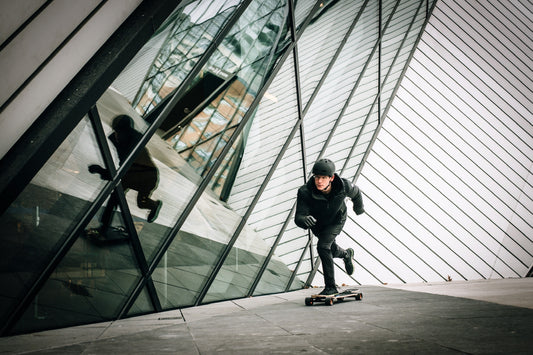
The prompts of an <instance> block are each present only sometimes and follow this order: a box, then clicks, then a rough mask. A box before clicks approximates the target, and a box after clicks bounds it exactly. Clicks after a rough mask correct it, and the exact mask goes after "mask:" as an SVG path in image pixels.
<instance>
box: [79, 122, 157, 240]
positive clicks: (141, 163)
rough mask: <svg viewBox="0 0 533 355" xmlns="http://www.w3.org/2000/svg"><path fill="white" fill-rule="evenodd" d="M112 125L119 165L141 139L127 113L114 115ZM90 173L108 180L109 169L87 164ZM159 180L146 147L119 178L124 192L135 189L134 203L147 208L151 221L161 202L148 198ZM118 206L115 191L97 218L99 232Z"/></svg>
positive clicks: (111, 135)
mask: <svg viewBox="0 0 533 355" xmlns="http://www.w3.org/2000/svg"><path fill="white" fill-rule="evenodd" d="M111 126H112V128H113V133H111V134H110V135H109V137H108V138H109V140H110V141H111V142H112V143H113V145H114V146H115V148H116V150H117V154H118V157H119V161H120V164H121V165H122V164H123V163H124V160H125V159H126V158H127V157H128V155H129V154H130V152H131V151H132V150H133V148H134V147H135V145H136V144H137V143H138V142H139V140H140V139H141V137H142V134H141V133H140V132H138V131H137V130H135V128H134V126H133V119H132V118H131V117H130V116H128V115H119V116H116V117H115V118H114V119H113V122H112V124H111ZM89 172H90V173H92V174H100V177H101V178H102V179H106V180H109V179H110V174H109V171H108V170H107V169H104V168H103V167H101V166H100V165H96V164H94V165H90V166H89ZM158 180H159V171H158V170H157V167H156V166H155V164H154V162H153V161H152V159H151V157H150V154H149V153H148V149H146V147H143V148H142V149H141V151H140V152H139V154H138V155H137V157H136V159H135V161H134V162H133V163H132V164H131V166H130V168H129V169H128V171H127V172H126V173H125V174H124V176H123V177H122V187H123V188H124V191H127V190H128V189H132V190H135V191H137V206H138V207H139V208H142V209H148V210H149V213H148V216H147V221H148V222H149V223H152V222H153V221H155V220H156V219H157V216H158V214H159V210H160V209H161V206H162V204H163V202H162V201H161V200H157V201H154V200H152V199H151V195H152V192H153V191H154V190H155V189H156V188H157V184H158ZM117 206H118V197H117V195H116V192H113V193H112V194H111V196H110V198H109V201H108V203H107V205H106V207H105V209H104V212H103V213H102V217H101V219H100V222H101V227H100V230H101V231H102V232H105V231H106V230H107V229H108V228H109V227H110V225H111V222H112V218H113V212H114V211H115V208H116V207H117Z"/></svg>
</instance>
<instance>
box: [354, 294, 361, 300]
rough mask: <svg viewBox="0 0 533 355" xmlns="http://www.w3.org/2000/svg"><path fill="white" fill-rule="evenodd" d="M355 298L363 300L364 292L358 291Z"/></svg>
mask: <svg viewBox="0 0 533 355" xmlns="http://www.w3.org/2000/svg"><path fill="white" fill-rule="evenodd" d="M355 299H356V300H357V301H361V300H362V299H363V294H362V293H358V294H357V295H355Z"/></svg>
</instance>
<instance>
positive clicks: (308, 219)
mask: <svg viewBox="0 0 533 355" xmlns="http://www.w3.org/2000/svg"><path fill="white" fill-rule="evenodd" d="M315 224H316V219H315V217H313V216H305V218H304V225H305V227H306V228H311V227H313V226H314V225H315Z"/></svg>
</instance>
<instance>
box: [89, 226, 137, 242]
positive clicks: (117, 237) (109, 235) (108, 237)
mask: <svg viewBox="0 0 533 355" xmlns="http://www.w3.org/2000/svg"><path fill="white" fill-rule="evenodd" d="M84 235H85V237H86V238H87V239H88V240H89V241H91V242H93V243H95V244H97V245H100V246H103V245H111V244H116V243H121V242H127V241H128V240H129V235H128V232H126V230H125V228H124V227H110V228H109V229H108V230H107V231H106V232H105V233H104V234H103V233H102V232H101V231H100V230H99V229H98V228H90V229H87V230H86V231H85V233H84Z"/></svg>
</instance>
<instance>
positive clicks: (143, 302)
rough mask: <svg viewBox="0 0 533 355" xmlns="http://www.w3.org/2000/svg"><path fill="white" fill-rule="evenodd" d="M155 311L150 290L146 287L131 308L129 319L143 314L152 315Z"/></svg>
mask: <svg viewBox="0 0 533 355" xmlns="http://www.w3.org/2000/svg"><path fill="white" fill-rule="evenodd" d="M153 311H154V306H153V305H152V300H151V299H150V295H149V294H148V289H147V288H146V287H145V288H143V290H142V291H141V293H140V294H139V296H137V299H136V300H135V303H134V304H133V306H131V308H130V310H129V311H128V317H132V316H138V315H141V314H146V313H151V312H153Z"/></svg>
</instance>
